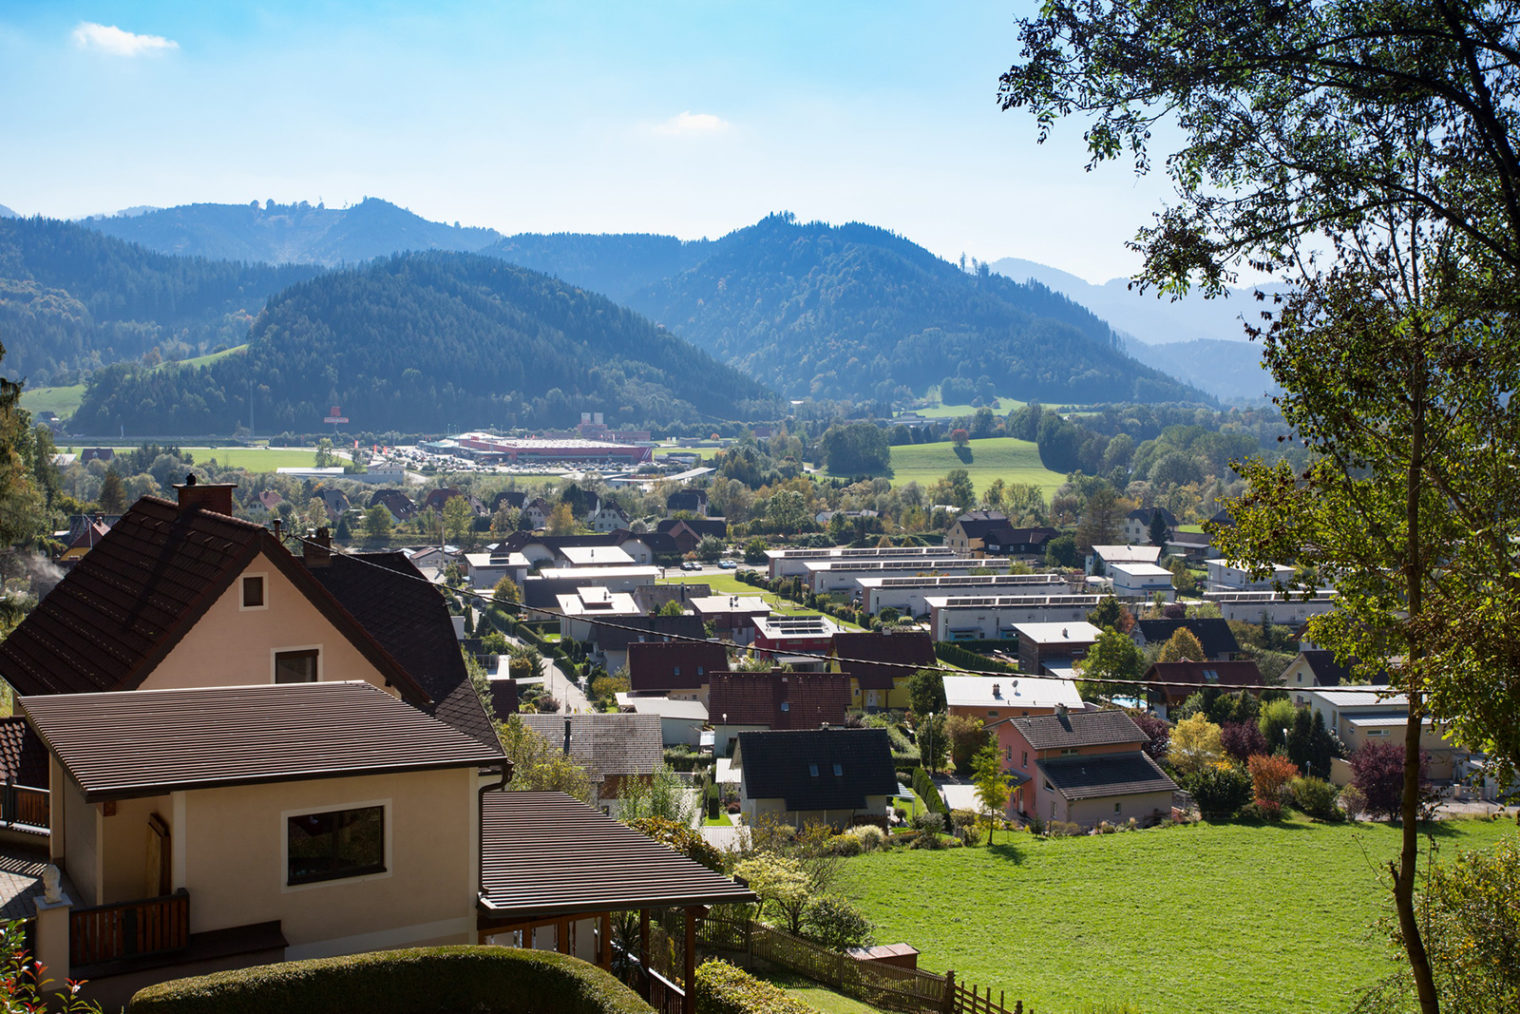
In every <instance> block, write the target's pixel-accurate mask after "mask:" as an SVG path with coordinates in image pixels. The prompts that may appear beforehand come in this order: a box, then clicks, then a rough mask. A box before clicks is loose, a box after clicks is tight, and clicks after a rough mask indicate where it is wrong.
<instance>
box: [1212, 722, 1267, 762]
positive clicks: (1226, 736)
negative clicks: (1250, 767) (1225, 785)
mask: <svg viewBox="0 0 1520 1014" xmlns="http://www.w3.org/2000/svg"><path fill="white" fill-rule="evenodd" d="M1219 741H1220V743H1221V744H1223V746H1224V749H1225V752H1226V753H1228V754H1229V755H1230V756H1231V757H1234V758H1235V759H1236V760H1237V761H1239V762H1240V763H1242V764H1244V763H1245V762H1246V761H1247V760H1249V759H1250V758H1251V756H1252V755H1253V754H1258V753H1266V752H1267V751H1268V749H1269V747H1268V746H1267V738H1266V737H1265V736H1263V735H1262V734H1261V728H1260V727H1259V726H1257V724H1256V723H1255V722H1224V723H1222V724H1221V725H1220V726H1219Z"/></svg>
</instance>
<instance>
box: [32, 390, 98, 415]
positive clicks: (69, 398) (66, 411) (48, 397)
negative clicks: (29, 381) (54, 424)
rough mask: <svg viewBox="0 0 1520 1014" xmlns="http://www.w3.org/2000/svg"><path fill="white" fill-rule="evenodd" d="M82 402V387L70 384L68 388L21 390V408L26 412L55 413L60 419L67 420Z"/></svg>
mask: <svg viewBox="0 0 1520 1014" xmlns="http://www.w3.org/2000/svg"><path fill="white" fill-rule="evenodd" d="M82 401H84V385H83V384H70V385H69V386H68V387H23V388H22V389H21V407H22V408H24V409H26V410H27V411H28V412H34V413H35V412H56V413H57V414H58V417H59V418H61V419H67V418H68V417H69V416H71V415H73V414H74V411H75V410H76V409H77V408H79V403H80V402H82Z"/></svg>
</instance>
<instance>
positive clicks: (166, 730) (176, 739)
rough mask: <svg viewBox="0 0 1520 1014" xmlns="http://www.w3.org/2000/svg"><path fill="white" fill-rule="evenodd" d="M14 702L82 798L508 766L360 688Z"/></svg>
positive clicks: (344, 685)
mask: <svg viewBox="0 0 1520 1014" xmlns="http://www.w3.org/2000/svg"><path fill="white" fill-rule="evenodd" d="M16 703H17V705H18V706H19V707H20V708H21V710H22V712H24V713H25V715H26V717H27V719H28V720H29V721H30V722H31V724H32V727H33V728H35V729H36V730H37V734H38V735H39V736H41V737H42V740H43V742H44V743H46V744H47V746H48V748H49V749H50V750H52V751H53V752H54V753H55V754H57V756H58V759H59V761H60V762H61V763H62V764H63V766H64V767H65V768H67V769H68V772H69V774H70V775H72V776H73V777H74V780H75V781H77V782H78V783H79V785H80V787H81V788H83V789H84V794H85V800H86V801H87V802H97V801H99V800H102V799H126V798H132V797H134V796H149V795H159V794H161V793H163V792H168V791H172V790H183V789H199V788H211V787H215V786H222V785H249V784H256V783H263V782H286V781H299V780H303V779H310V778H338V777H344V776H348V775H359V774H373V773H376V772H388V771H422V770H428V769H434V768H453V767H476V766H479V765H482V764H493V763H498V762H502V761H504V760H505V758H504V756H503V754H502V752H501V748H500V747H499V746H498V747H496V748H494V749H493V748H491V747H487V746H486V745H484V744H482V743H480V742H479V741H477V740H474V739H471V738H470V737H469V736H466V735H465V734H464V733H462V732H459V731H458V730H456V729H451V728H449V727H448V726H447V725H444V724H443V723H442V722H440V721H438V720H437V719H434V718H430V717H428V716H427V715H424V714H423V713H422V712H420V711H418V710H417V709H416V708H414V707H412V706H411V705H409V704H406V703H404V702H402V701H399V700H397V699H395V698H394V697H391V696H390V695H389V694H387V693H385V692H384V691H382V690H380V689H378V688H376V687H374V686H372V685H371V684H368V683H364V682H362V681H358V680H356V681H353V682H329V683H298V684H286V685H263V686H247V687H199V688H196V689H193V690H135V691H130V692H121V693H103V694H70V695H62V694H44V695H42V696H37V697H21V698H18V699H17V702H16Z"/></svg>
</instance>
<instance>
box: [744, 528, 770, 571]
mask: <svg viewBox="0 0 1520 1014" xmlns="http://www.w3.org/2000/svg"><path fill="white" fill-rule="evenodd" d="M769 548H771V547H770V546H769V545H768V544H767V543H766V541H765V540H764V539H762V538H761V537H760V536H758V535H756V536H755V537H753V538H752V539H750V540H749V541H748V542H746V543H745V544H744V562H745V563H748V564H761V563H764V562H765V561H766V560H767V559H768V557H767V556H766V555H765V551H766V550H767V549H769Z"/></svg>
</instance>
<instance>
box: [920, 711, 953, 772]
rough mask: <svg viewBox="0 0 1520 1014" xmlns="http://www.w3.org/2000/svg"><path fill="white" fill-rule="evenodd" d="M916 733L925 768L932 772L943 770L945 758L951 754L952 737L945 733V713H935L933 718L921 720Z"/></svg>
mask: <svg viewBox="0 0 1520 1014" xmlns="http://www.w3.org/2000/svg"><path fill="white" fill-rule="evenodd" d="M916 731H917V735H916V736H915V737H914V739H915V742H916V744H917V746H918V755H919V757H920V758H921V759H922V763H923V765H924V767H926V768H928V769H929V770H930V771H941V770H943V769H944V767H945V757H946V756H947V755H948V754H949V753H950V737H949V735H948V734H947V733H946V731H945V714H944V712H942V711H939V712H935V713H934V714H933V715H932V716H929V717H926V718H923V719H920V720H919V722H918V725H917V730H916Z"/></svg>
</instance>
